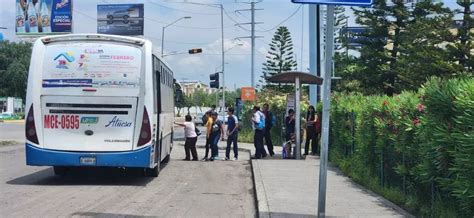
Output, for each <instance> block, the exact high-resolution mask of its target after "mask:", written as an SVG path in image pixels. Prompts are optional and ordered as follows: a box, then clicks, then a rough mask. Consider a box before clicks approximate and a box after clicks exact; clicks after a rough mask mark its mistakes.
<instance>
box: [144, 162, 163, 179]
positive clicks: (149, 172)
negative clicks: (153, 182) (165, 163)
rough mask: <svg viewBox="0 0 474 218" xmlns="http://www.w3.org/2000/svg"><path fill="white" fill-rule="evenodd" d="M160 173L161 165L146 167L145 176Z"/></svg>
mask: <svg viewBox="0 0 474 218" xmlns="http://www.w3.org/2000/svg"><path fill="white" fill-rule="evenodd" d="M159 174H160V165H159V164H158V165H156V166H155V167H154V168H145V176H148V177H158V175H159Z"/></svg>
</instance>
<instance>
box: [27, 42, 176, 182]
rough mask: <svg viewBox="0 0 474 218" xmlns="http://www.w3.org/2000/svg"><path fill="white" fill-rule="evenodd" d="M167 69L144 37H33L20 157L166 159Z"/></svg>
mask: <svg viewBox="0 0 474 218" xmlns="http://www.w3.org/2000/svg"><path fill="white" fill-rule="evenodd" d="M174 100H175V98H174V79H173V72H172V71H171V69H170V68H169V67H168V66H167V64H165V63H164V62H163V61H162V60H160V58H158V57H157V56H156V55H154V54H153V52H152V43H151V42H150V41H148V40H145V39H140V38H133V37H123V36H114V35H100V34H71V35H61V36H46V37H42V38H39V39H38V40H36V42H35V44H34V47H33V52H32V55H31V64H30V69H29V75H28V88H27V95H26V106H25V112H26V130H25V133H26V163H27V165H31V166H53V167H54V172H55V173H56V174H58V175H62V174H64V173H66V172H67V171H68V169H69V168H71V167H75V166H90V167H95V166H98V167H99V166H100V167H124V168H141V169H143V172H144V173H145V175H148V176H155V177H156V176H158V174H159V171H160V163H162V162H167V161H169V159H170V152H171V149H172V146H173V121H174Z"/></svg>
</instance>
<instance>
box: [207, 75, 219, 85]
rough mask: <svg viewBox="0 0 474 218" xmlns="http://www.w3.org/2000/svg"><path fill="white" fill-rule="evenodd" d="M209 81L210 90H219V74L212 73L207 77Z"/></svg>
mask: <svg viewBox="0 0 474 218" xmlns="http://www.w3.org/2000/svg"><path fill="white" fill-rule="evenodd" d="M209 79H211V82H210V83H209V86H210V87H211V88H216V89H218V88H219V73H213V74H211V75H209Z"/></svg>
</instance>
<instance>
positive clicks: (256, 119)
mask: <svg viewBox="0 0 474 218" xmlns="http://www.w3.org/2000/svg"><path fill="white" fill-rule="evenodd" d="M262 122H263V124H262ZM262 126H263V128H262ZM252 127H253V129H254V131H255V134H254V136H253V143H254V145H255V155H254V157H253V159H260V158H264V157H266V156H267V155H266V152H265V150H264V149H265V148H264V147H263V136H264V131H265V115H264V114H263V113H262V112H261V111H260V107H258V106H254V107H253V116H252Z"/></svg>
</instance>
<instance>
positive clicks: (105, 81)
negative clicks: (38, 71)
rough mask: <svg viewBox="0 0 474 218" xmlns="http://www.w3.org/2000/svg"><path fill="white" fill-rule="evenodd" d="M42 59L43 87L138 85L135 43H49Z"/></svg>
mask: <svg viewBox="0 0 474 218" xmlns="http://www.w3.org/2000/svg"><path fill="white" fill-rule="evenodd" d="M44 63H45V64H44V69H43V84H42V87H43V88H48V89H51V88H64V87H93V88H128V89H130V88H131V89H138V88H139V81H140V72H141V50H140V49H138V48H135V47H130V46H117V45H109V44H100V43H87V44H83V45H76V46H68V45H54V46H53V45H51V46H50V47H49V48H48V52H46V54H45V56H44Z"/></svg>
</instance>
